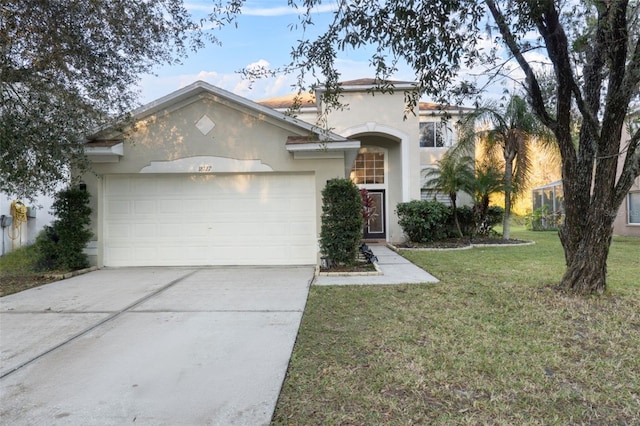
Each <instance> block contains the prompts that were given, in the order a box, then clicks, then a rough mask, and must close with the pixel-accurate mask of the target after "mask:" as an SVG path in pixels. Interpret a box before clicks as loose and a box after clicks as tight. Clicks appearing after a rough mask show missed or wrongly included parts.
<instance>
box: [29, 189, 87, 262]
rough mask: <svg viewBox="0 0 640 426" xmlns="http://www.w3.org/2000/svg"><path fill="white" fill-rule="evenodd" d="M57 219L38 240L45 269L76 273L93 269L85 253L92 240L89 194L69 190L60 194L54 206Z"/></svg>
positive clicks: (37, 243) (80, 190) (38, 248)
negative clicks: (73, 271)
mask: <svg viewBox="0 0 640 426" xmlns="http://www.w3.org/2000/svg"><path fill="white" fill-rule="evenodd" d="M52 210H53V214H54V215H55V217H56V220H54V221H53V223H52V224H51V226H45V227H44V229H43V231H42V232H41V233H40V235H39V236H38V238H37V240H36V248H37V251H38V265H39V267H40V268H41V269H60V270H75V269H82V268H86V267H87V266H89V260H88V258H87V255H86V254H85V253H84V252H83V250H84V248H85V246H86V245H87V243H88V242H89V240H91V237H92V234H91V231H89V230H88V229H87V227H88V226H89V224H90V222H91V219H90V215H91V208H90V207H89V193H88V192H87V191H85V190H82V189H79V188H68V189H65V190H62V191H60V192H58V193H57V194H56V198H55V201H54V203H53V206H52Z"/></svg>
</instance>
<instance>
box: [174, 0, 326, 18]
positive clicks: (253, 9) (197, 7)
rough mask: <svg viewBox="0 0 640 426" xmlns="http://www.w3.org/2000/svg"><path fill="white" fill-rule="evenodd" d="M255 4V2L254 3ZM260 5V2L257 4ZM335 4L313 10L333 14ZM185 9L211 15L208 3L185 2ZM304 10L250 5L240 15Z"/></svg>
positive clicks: (280, 14)
mask: <svg viewBox="0 0 640 426" xmlns="http://www.w3.org/2000/svg"><path fill="white" fill-rule="evenodd" d="M254 3H255V2H254ZM257 3H260V2H257ZM337 7H338V6H337V4H321V5H318V6H316V7H314V8H313V11H314V12H315V13H326V12H333V11H335V10H336V9H337ZM185 8H186V9H187V10H189V11H191V12H204V13H211V12H212V9H213V7H212V5H211V3H210V2H198V1H194V2H186V3H185ZM303 11H304V10H303V9H302V8H301V9H296V8H294V7H292V6H276V7H269V6H266V7H260V6H259V5H257V4H256V5H255V6H252V5H251V3H249V5H246V4H245V6H243V7H242V9H241V12H240V14H241V15H246V16H266V17H269V16H287V15H298V14H300V13H301V12H303Z"/></svg>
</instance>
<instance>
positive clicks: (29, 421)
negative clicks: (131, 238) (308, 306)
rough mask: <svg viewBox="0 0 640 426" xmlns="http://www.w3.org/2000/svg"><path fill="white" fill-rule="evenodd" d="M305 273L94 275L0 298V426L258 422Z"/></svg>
mask: <svg viewBox="0 0 640 426" xmlns="http://www.w3.org/2000/svg"><path fill="white" fill-rule="evenodd" d="M312 278H313V268H312V267H229V268H225V267H220V268H192V269H189V268H124V269H104V270H99V271H95V272H92V273H89V274H85V275H81V276H77V277H74V278H70V279H68V280H64V281H60V282H57V283H53V284H49V285H46V286H43V287H39V288H36V289H31V290H28V291H25V292H22V293H18V294H15V295H11V296H6V297H3V298H1V299H0V352H1V357H0V360H1V365H0V377H1V378H0V392H1V394H0V424H11V425H40V424H43V425H44V424H46V425H56V424H60V425H67V424H68V425H121V424H143V425H264V424H269V422H270V420H271V416H272V414H273V410H274V408H275V404H276V402H277V398H278V394H279V392H280V388H281V386H282V382H283V380H284V377H285V374H286V370H287V365H288V362H289V358H290V356H291V352H292V350H293V345H294V342H295V338H296V334H297V331H298V327H299V325H300V320H301V318H302V313H303V310H304V305H305V302H306V299H307V293H308V289H309V283H310V281H311V280H312Z"/></svg>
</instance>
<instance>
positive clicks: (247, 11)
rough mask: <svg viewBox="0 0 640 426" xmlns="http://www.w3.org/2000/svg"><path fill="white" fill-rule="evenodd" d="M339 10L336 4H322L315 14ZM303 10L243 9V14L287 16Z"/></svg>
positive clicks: (278, 8) (287, 7)
mask: <svg viewBox="0 0 640 426" xmlns="http://www.w3.org/2000/svg"><path fill="white" fill-rule="evenodd" d="M337 8H338V6H337V5H336V4H321V5H318V6H316V7H314V8H313V11H314V12H315V13H325V12H333V11H335V10H336V9H337ZM303 11H304V10H303V9H296V8H294V7H291V6H278V7H243V8H242V14H243V15H247V16H285V15H298V14H300V13H301V12H303Z"/></svg>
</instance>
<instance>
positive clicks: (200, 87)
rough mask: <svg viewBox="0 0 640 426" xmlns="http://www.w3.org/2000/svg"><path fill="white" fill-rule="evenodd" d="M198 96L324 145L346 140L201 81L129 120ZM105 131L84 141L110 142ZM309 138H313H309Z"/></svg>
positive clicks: (113, 128)
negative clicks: (281, 125)
mask: <svg viewBox="0 0 640 426" xmlns="http://www.w3.org/2000/svg"><path fill="white" fill-rule="evenodd" d="M202 95H213V96H216V97H220V98H222V99H225V100H227V101H230V102H232V103H235V104H237V105H239V106H241V107H243V108H244V109H246V110H248V111H249V112H251V113H254V114H256V115H261V116H266V117H270V118H272V119H274V120H276V121H281V122H286V123H290V124H292V125H293V126H295V127H298V128H299V129H300V130H302V131H305V132H307V133H309V134H310V135H313V136H316V137H317V140H322V141H323V142H324V143H331V142H344V141H345V140H346V139H345V138H344V137H342V136H340V135H338V134H337V133H333V132H330V131H325V130H324V129H321V128H320V127H318V126H314V125H313V124H310V123H307V122H305V121H302V120H299V119H297V118H295V117H291V116H290V115H286V114H283V113H282V112H279V111H276V110H275V109H273V108H271V107H268V106H266V105H261V104H259V103H257V102H254V101H251V100H249V99H247V98H244V97H242V96H239V95H236V94H234V93H231V92H229V91H226V90H224V89H221V88H219V87H216V86H214V85H212V84H209V83H207V82H204V81H196V82H194V83H192V84H190V85H188V86H185V87H183V88H181V89H178V90H176V91H175V92H172V93H169V94H168V95H165V96H163V97H161V98H159V99H157V100H155V101H152V102H149V103H148V104H146V105H143V106H141V107H140V108H137V109H135V110H133V111H132V112H131V117H132V118H133V119H134V120H135V121H138V120H142V119H144V118H147V117H149V116H152V115H154V114H158V113H162V112H165V111H168V110H171V109H172V108H173V107H175V106H176V105H179V104H180V103H182V102H185V101H188V100H189V99H192V98H195V97H198V96H202ZM109 130H112V131H113V130H115V127H114V126H105V127H103V128H100V129H97V130H96V131H95V132H94V133H93V134H92V135H91V136H89V137H88V138H87V139H88V141H89V142H94V141H99V140H104V139H113V134H111V133H110V132H109ZM311 139H314V138H313V137H312V138H311Z"/></svg>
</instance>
